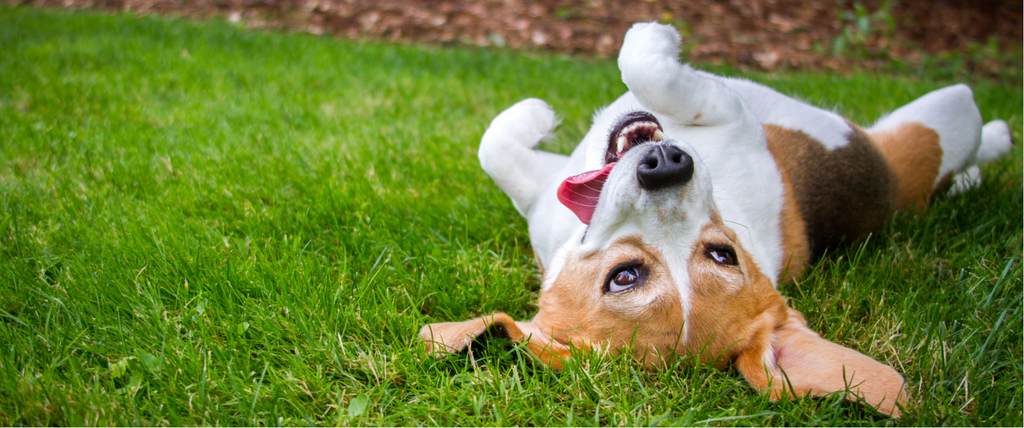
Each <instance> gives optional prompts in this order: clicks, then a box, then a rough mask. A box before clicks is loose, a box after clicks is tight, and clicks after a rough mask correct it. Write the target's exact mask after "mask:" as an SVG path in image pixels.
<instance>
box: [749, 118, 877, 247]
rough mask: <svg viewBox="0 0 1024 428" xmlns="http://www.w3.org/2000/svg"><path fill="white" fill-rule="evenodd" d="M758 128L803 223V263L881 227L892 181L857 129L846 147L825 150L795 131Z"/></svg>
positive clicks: (869, 142) (866, 139)
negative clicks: (806, 254) (805, 253)
mask: <svg viewBox="0 0 1024 428" xmlns="http://www.w3.org/2000/svg"><path fill="white" fill-rule="evenodd" d="M851 126H852V125H851ZM764 130H765V134H766V136H767V137H768V149H769V150H770V151H771V153H772V156H773V157H774V158H775V162H776V164H777V165H778V167H779V169H781V170H782V171H783V175H784V176H785V177H788V179H789V182H790V185H791V186H792V190H793V195H794V196H795V199H796V203H797V206H798V207H799V211H800V217H802V218H803V221H804V223H805V226H806V229H805V230H806V235H807V241H808V247H809V248H810V260H808V262H813V261H815V260H816V259H817V258H818V257H820V256H821V255H822V254H823V253H824V252H825V250H827V249H828V248H833V247H836V246H838V245H839V244H840V243H841V242H842V241H843V240H844V239H847V240H853V241H855V240H858V239H862V238H865V237H866V236H867V235H868V234H869V233H871V232H873V231H875V230H878V229H879V228H881V227H882V225H883V224H884V223H885V220H886V218H887V217H888V214H889V212H890V208H891V206H892V201H893V198H894V197H895V194H896V185H895V178H894V177H893V174H892V172H891V171H890V170H889V164H888V163H887V162H886V160H885V158H884V157H883V156H882V153H881V152H879V150H878V148H876V147H875V145H874V144H873V143H872V142H871V139H870V138H869V137H868V135H867V134H865V133H864V132H863V131H862V130H861V129H860V128H857V127H853V132H852V133H851V134H850V136H849V143H848V144H847V145H846V146H843V147H839V148H836V149H835V150H831V151H830V150H828V149H826V148H825V146H823V145H821V143H820V142H818V141H817V140H815V139H814V138H812V137H811V136H810V135H807V134H806V133H804V132H801V131H795V130H791V129H786V128H782V127H779V126H775V125H764Z"/></svg>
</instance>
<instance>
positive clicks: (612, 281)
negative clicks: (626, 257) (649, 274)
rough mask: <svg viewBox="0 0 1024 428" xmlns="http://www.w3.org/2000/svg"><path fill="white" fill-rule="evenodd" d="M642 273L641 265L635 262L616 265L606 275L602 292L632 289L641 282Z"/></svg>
mask: <svg viewBox="0 0 1024 428" xmlns="http://www.w3.org/2000/svg"><path fill="white" fill-rule="evenodd" d="M644 273H645V271H644V268H643V265H640V264H637V263H635V262H631V263H628V264H627V265H619V266H616V267H615V269H612V271H611V273H609V275H608V280H607V282H606V283H605V288H604V292H605V293H619V292H622V291H626V290H630V289H633V288H635V287H636V286H637V285H640V284H641V283H642V282H643V277H644Z"/></svg>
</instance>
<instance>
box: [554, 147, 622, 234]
mask: <svg viewBox="0 0 1024 428" xmlns="http://www.w3.org/2000/svg"><path fill="white" fill-rule="evenodd" d="M614 166H615V162H612V163H610V164H608V165H605V166H604V168H601V169H599V170H594V171H588V172H584V173H583V174H580V175H574V176H572V177H569V178H566V179H565V181H563V182H562V185H561V186H558V200H559V201H561V202H562V205H565V207H566V208H569V209H570V210H572V212H573V213H574V214H576V217H579V219H580V221H582V222H583V224H590V218H591V217H593V215H594V208H597V200H598V198H600V197H601V188H602V187H604V182H605V180H607V179H608V174H609V173H611V172H612V167H614Z"/></svg>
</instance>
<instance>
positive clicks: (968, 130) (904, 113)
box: [868, 84, 981, 185]
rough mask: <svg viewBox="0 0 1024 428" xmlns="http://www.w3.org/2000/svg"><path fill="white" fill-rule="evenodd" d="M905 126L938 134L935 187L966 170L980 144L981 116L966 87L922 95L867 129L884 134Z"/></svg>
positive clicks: (956, 86)
mask: <svg viewBox="0 0 1024 428" xmlns="http://www.w3.org/2000/svg"><path fill="white" fill-rule="evenodd" d="M907 122H917V123H920V124H922V125H924V126H926V127H928V128H931V129H933V130H935V132H936V133H938V134H939V145H940V146H941V147H942V164H941V165H940V166H939V174H938V176H936V177H935V184H936V185H937V184H939V182H940V181H942V179H943V178H944V177H946V176H947V174H950V173H958V172H960V171H963V170H965V169H967V168H968V167H970V166H971V165H972V164H973V162H974V158H975V153H976V152H977V151H978V144H979V143H980V142H981V112H979V111H978V107H977V106H976V105H975V104H974V93H973V92H971V88H969V87H967V85H962V84H961V85H954V86H949V87H945V88H942V89H938V90H935V91H932V92H929V93H927V94H925V95H924V96H923V97H921V98H918V99H916V100H914V101H913V102H911V103H910V104H907V105H905V106H903V107H900V108H898V109H896V110H895V111H893V112H892V113H889V114H888V115H886V116H885V117H883V118H881V119H880V120H879V121H878V123H876V124H875V125H874V126H872V127H871V128H870V129H868V132H870V133H875V132H880V131H888V130H891V129H893V128H896V127H899V126H900V125H901V124H904V123H907Z"/></svg>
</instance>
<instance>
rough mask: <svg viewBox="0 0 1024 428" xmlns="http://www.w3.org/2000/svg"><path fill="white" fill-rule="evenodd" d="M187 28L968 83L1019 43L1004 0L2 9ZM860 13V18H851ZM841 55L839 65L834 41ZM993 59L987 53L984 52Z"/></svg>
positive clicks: (148, 1) (154, 1)
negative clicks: (945, 71) (669, 51)
mask: <svg viewBox="0 0 1024 428" xmlns="http://www.w3.org/2000/svg"><path fill="white" fill-rule="evenodd" d="M6 1H7V2H9V3H28V4H35V5H45V6H55V7H66V8H99V9H107V10H115V11H131V12H134V13H138V14H161V15H175V16H186V17H196V18H210V17H223V18H225V19H228V20H230V21H232V22H240V23H242V24H244V25H247V26H251V27H261V28H285V29H290V30H296V31H307V32H311V33H315V34H333V35H337V36H341V37H347V38H369V39H383V40H389V41H401V42H408V41H416V42H427V43H435V44H443V45H450V44H468V45H479V46H508V47H511V48H515V49H528V50H541V51H554V52H564V53H572V54H583V55H597V56H600V57H609V56H612V55H614V54H615V52H617V51H618V49H619V46H620V45H621V43H622V37H623V35H624V34H625V32H626V30H627V29H628V28H629V26H630V25H631V24H632V23H633V22H637V21H651V20H657V21H662V22H667V23H672V24H674V25H676V27H677V28H679V29H680V31H681V32H682V33H683V35H684V37H685V38H686V42H685V43H686V48H687V54H686V55H687V58H688V59H689V60H692V61H696V62H706V63H707V62H709V63H731V64H735V65H737V66H739V67H741V68H753V69H763V70H779V69H811V70H820V69H829V70H840V71H843V70H849V69H853V68H857V69H868V70H872V69H880V68H883V67H885V66H886V65H887V64H890V61H891V60H896V61H900V62H902V63H906V64H909V65H911V66H914V65H918V64H920V63H921V60H922V57H924V56H941V55H943V54H945V55H947V56H948V55H949V53H951V52H953V53H959V55H960V57H961V58H963V59H964V61H965V62H966V63H967V64H966V65H967V66H968V67H969V68H971V71H972V72H980V73H981V74H993V73H995V74H998V73H999V67H1003V66H1005V61H1003V63H1002V64H1000V62H999V61H997V60H995V59H993V58H991V57H992V55H988V57H986V56H983V55H977V54H972V52H978V51H979V46H984V45H986V44H990V43H991V44H994V45H996V46H998V48H999V49H1001V50H1003V51H1006V50H1015V51H1016V52H1017V55H1018V56H1019V52H1020V49H1021V40H1022V31H1021V29H1022V14H1024V12H1022V4H1021V2H1020V1H1019V0H1017V1H1001V0H934V1H933V0H899V1H890V2H882V1H877V0H864V1H863V2H856V3H855V2H850V1H845V0H720V1H712V0H683V1H664V0H639V1H627V0H553V1H546V2H542V1H529V0H478V1H471V0H467V1H460V0H438V1H416V0H22V1H17V0H14V1H12V0H6ZM858 11H859V13H858ZM838 39H841V41H840V42H839V43H840V44H843V46H842V49H841V51H842V55H836V52H837V49H836V47H837V45H836V43H837V42H836V41H837V40H838ZM990 51H991V49H990Z"/></svg>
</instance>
